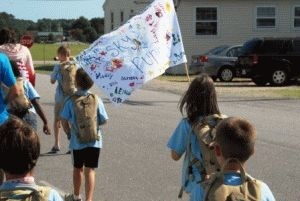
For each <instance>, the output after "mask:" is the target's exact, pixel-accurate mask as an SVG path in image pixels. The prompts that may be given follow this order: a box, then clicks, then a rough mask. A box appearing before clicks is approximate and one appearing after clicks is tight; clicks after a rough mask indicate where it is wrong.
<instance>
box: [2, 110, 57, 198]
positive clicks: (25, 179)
mask: <svg viewBox="0 0 300 201" xmlns="http://www.w3.org/2000/svg"><path fill="white" fill-rule="evenodd" d="M39 156H40V141H39V138H38V135H37V133H36V132H35V130H34V129H32V128H31V127H30V126H29V125H28V124H26V123H24V121H22V120H21V119H19V118H17V117H14V116H11V117H10V118H9V119H8V121H7V122H6V123H4V124H3V125H2V126H0V169H3V170H4V172H5V177H6V181H5V182H4V183H3V184H2V185H1V186H0V200H10V199H11V200H15V199H16V197H18V199H16V200H25V199H26V200H27V199H28V200H48V201H62V198H61V197H60V195H59V194H58V192H57V191H56V190H54V189H52V188H50V187H45V186H38V185H36V183H35V182H34V177H33V170H34V167H35V166H36V163H37V160H38V158H39Z"/></svg>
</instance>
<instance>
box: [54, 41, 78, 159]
mask: <svg viewBox="0 0 300 201" xmlns="http://www.w3.org/2000/svg"><path fill="white" fill-rule="evenodd" d="M70 54H71V50H70V49H69V48H68V47H67V46H65V45H62V46H60V47H59V48H58V49H57V56H58V60H59V62H60V63H59V64H57V65H55V66H54V68H53V72H52V73H51V79H50V82H51V84H55V82H56V81H57V83H58V84H57V87H56V91H55V106H54V124H53V131H54V145H53V147H52V149H51V151H50V152H51V153H56V152H58V151H60V142H59V135H60V123H61V122H60V117H59V113H60V111H61V109H62V105H63V103H64V100H65V98H66V97H67V96H70V95H72V94H73V93H74V91H75V85H74V81H72V80H70V79H66V78H65V77H71V78H72V77H75V75H73V74H75V72H76V69H77V67H76V65H75V63H74V62H72V61H70ZM67 68H68V69H70V70H68V71H65V69H67ZM74 69H75V70H74ZM73 79H75V78H73ZM66 85H68V88H70V89H69V90H67V89H66V87H65V86H66Z"/></svg>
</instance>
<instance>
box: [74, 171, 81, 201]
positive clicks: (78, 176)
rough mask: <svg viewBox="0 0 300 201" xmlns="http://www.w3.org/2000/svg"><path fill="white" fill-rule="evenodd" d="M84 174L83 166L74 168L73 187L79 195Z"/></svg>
mask: <svg viewBox="0 0 300 201" xmlns="http://www.w3.org/2000/svg"><path fill="white" fill-rule="evenodd" d="M82 176H83V167H82V168H76V167H74V169H73V187H74V195H75V196H79V195H80V186H81V181H82Z"/></svg>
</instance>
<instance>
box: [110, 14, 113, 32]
mask: <svg viewBox="0 0 300 201" xmlns="http://www.w3.org/2000/svg"><path fill="white" fill-rule="evenodd" d="M110 29H111V30H113V29H114V13H113V12H111V13H110Z"/></svg>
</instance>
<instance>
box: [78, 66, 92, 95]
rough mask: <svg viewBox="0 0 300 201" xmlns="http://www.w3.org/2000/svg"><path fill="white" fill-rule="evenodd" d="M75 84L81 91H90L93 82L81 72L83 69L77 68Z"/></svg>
mask: <svg viewBox="0 0 300 201" xmlns="http://www.w3.org/2000/svg"><path fill="white" fill-rule="evenodd" d="M75 82H76V84H77V86H78V87H80V88H81V89H82V90H88V89H90V88H91V87H92V86H93V84H94V82H93V80H92V79H91V78H90V76H89V75H88V74H87V73H86V72H85V71H84V70H83V68H78V69H77V71H76V75H75Z"/></svg>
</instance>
